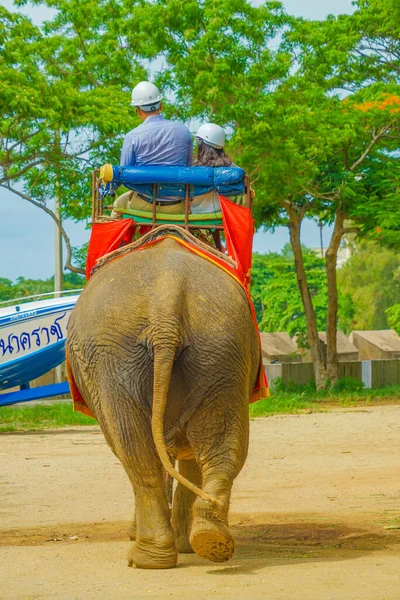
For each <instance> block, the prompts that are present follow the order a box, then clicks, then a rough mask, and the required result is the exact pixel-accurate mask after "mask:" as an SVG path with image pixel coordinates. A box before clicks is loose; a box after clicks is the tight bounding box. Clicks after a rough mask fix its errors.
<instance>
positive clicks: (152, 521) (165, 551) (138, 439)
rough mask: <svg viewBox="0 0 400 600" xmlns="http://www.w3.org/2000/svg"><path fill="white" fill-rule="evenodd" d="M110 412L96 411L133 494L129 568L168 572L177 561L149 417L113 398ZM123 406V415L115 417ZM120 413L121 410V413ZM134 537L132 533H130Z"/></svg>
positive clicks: (160, 468)
mask: <svg viewBox="0 0 400 600" xmlns="http://www.w3.org/2000/svg"><path fill="white" fill-rule="evenodd" d="M116 392H117V390H114V393H113V396H111V392H110V396H111V397H112V398H113V404H112V411H111V410H110V409H109V406H110V405H109V404H106V403H105V402H104V404H103V407H102V408H103V409H100V410H99V411H98V417H99V424H100V426H101V428H102V429H103V430H104V429H106V430H107V434H108V435H107V439H108V438H111V440H112V447H113V449H114V452H115V454H116V455H117V456H118V458H119V459H120V461H121V462H122V464H123V466H124V468H125V471H126V473H127V475H128V477H129V479H130V481H131V483H132V487H133V490H134V494H135V514H136V536H135V537H136V542H135V543H134V544H133V546H132V548H131V550H130V552H129V554H128V563H129V566H132V565H133V564H135V565H136V566H137V567H139V568H142V569H168V568H171V567H174V566H175V565H176V562H177V551H176V547H175V536H174V532H173V529H172V526H171V511H170V509H169V506H168V498H167V493H166V487H165V481H164V475H163V469H162V466H161V462H160V460H159V458H158V455H157V452H156V449H155V446H154V442H153V436H152V433H151V423H150V416H149V415H146V414H145V413H144V412H143V411H142V410H141V409H140V408H139V407H138V406H137V405H136V404H135V403H134V402H132V403H129V406H126V404H127V401H126V399H125V398H124V397H122V398H120V399H119V398H117V397H116ZM120 407H123V414H119V411H120V410H121V409H120ZM121 412H122V411H121ZM130 533H131V535H132V534H134V532H133V531H131V532H130Z"/></svg>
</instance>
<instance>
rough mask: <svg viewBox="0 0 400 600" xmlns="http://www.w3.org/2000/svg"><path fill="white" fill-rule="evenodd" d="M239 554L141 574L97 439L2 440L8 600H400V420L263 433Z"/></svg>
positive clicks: (294, 425)
mask: <svg viewBox="0 0 400 600" xmlns="http://www.w3.org/2000/svg"><path fill="white" fill-rule="evenodd" d="M251 429H252V432H251V433H252V435H251V447H250V454H249V458H248V461H247V463H246V466H245V468H244V469H243V471H242V473H241V474H240V476H239V478H238V479H237V481H236V482H235V487H234V494H233V499H232V507H231V523H232V530H233V534H234V537H235V541H236V553H235V556H234V558H233V559H232V561H230V562H229V563H225V564H223V565H216V564H213V563H211V562H206V561H204V560H202V559H200V558H198V557H197V556H196V555H185V556H181V557H180V560H179V566H178V568H176V569H172V570H169V571H143V570H139V569H130V568H128V567H127V561H126V554H127V550H128V547H129V544H130V542H129V541H128V538H127V534H126V531H127V527H128V521H129V519H130V516H131V514H132V509H133V501H132V493H131V489H130V485H129V482H128V479H127V477H126V476H125V473H124V471H123V468H122V467H121V466H120V465H119V463H118V462H117V460H116V459H115V457H114V456H113V454H112V453H111V451H110V450H109V449H108V447H107V446H106V444H105V442H104V439H103V436H102V434H101V432H100V431H99V430H98V429H97V428H95V427H93V428H85V429H78V430H62V431H54V432H45V433H43V432H40V433H37V434H2V435H1V436H0V598H1V599H2V600H3V599H7V600H8V599H13V600H14V599H15V600H17V599H24V600H25V599H31V600H33V599H35V600H36V599H43V598H45V599H52V600H53V599H63V600H75V599H79V600H81V599H82V600H83V599H84V600H91V599H107V600H114V599H118V600H125V599H128V598H129V599H135V600H136V599H142V598H161V599H164V598H177V599H178V598H179V599H180V600H189V599H190V600H194V599H196V600H202V599H206V598H207V599H208V598H216V599H222V598H224V599H239V600H243V599H247V598H249V599H250V598H252V599H253V598H254V599H258V598H266V599H268V600H283V599H284V600H286V599H291V600H303V599H304V600H400V407H398V406H386V407H375V408H368V409H363V410H346V411H335V412H329V413H319V414H307V415H293V416H276V417H270V418H267V419H257V420H255V421H253V422H252V426H251Z"/></svg>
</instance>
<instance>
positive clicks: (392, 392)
mask: <svg viewBox="0 0 400 600" xmlns="http://www.w3.org/2000/svg"><path fill="white" fill-rule="evenodd" d="M296 387H297V389H296V390H293V391H286V390H279V391H276V392H274V391H273V392H272V395H271V396H270V397H269V398H267V399H265V400H261V401H260V402H255V403H254V404H251V405H250V417H262V416H268V415H273V414H279V413H283V414H296V413H301V412H310V411H311V412H320V411H324V410H328V409H329V408H332V407H342V408H344V407H354V406H372V405H373V404H377V403H381V404H383V403H389V402H390V403H393V402H398V403H400V386H398V385H396V386H388V387H385V388H380V389H375V390H365V389H361V390H355V391H354V390H352V391H346V390H343V391H341V392H332V391H330V390H323V391H320V392H316V391H314V390H312V389H310V387H309V386H303V387H302V386H296Z"/></svg>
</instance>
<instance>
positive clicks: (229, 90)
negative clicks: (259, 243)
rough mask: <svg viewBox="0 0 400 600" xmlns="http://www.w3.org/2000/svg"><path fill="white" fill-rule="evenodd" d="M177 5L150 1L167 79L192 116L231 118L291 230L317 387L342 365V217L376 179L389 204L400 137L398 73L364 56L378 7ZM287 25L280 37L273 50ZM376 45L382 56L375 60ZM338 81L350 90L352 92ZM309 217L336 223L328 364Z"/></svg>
mask: <svg viewBox="0 0 400 600" xmlns="http://www.w3.org/2000/svg"><path fill="white" fill-rule="evenodd" d="M176 7H177V3H176V1H175V0H156V2H154V5H153V7H152V9H151V10H152V11H153V14H154V15H156V18H155V20H156V21H157V27H158V40H159V44H160V46H159V49H160V51H163V53H164V56H165V59H166V62H167V67H166V70H165V77H166V78H168V81H169V82H170V85H171V86H172V88H173V89H174V91H175V93H176V96H177V98H178V100H179V105H178V108H179V109H180V110H182V111H185V114H187V116H188V117H192V116H193V117H200V118H212V119H213V120H215V121H217V122H218V123H220V124H221V125H225V126H226V127H230V128H231V131H232V136H231V139H230V144H229V150H230V151H231V153H232V154H233V156H234V159H235V161H236V162H238V163H239V164H241V165H243V166H244V167H246V169H247V171H248V173H249V174H250V176H251V177H252V178H253V181H255V183H256V189H257V198H256V203H255V214H256V217H257V220H258V223H259V224H262V225H264V226H266V227H275V226H276V225H285V226H287V227H288V228H289V232H290V241H291V245H292V249H293V254H294V260H295V272H296V278H297V284H298V287H299V290H300V294H301V298H302V303H303V306H304V313H305V316H306V323H307V336H308V343H309V345H310V348H311V353H312V356H313V361H314V366H315V371H316V381H317V386H318V387H321V386H323V385H325V381H326V379H327V378H328V379H330V380H331V381H332V382H333V381H335V379H336V378H337V373H338V362H337V352H336V329H337V320H338V307H339V301H338V293H337V282H336V260H337V252H338V248H339V246H340V242H341V239H342V236H343V235H344V234H345V233H346V232H349V231H353V230H354V228H353V227H351V228H349V227H346V225H345V220H346V219H357V222H359V221H360V222H362V218H363V217H362V215H361V214H360V211H359V210H358V209H359V207H360V205H363V204H364V203H365V202H366V200H367V199H368V197H369V195H370V193H371V187H373V188H374V189H375V188H376V187H379V189H380V190H381V191H382V194H381V197H380V201H381V202H382V203H384V202H385V199H386V198H387V193H386V192H385V191H384V189H385V186H384V185H383V183H384V182H383V181H382V179H383V172H384V169H383V167H382V165H383V164H384V163H386V164H387V158H388V156H390V154H391V153H392V152H393V151H394V149H395V148H396V147H397V144H398V139H399V119H400V116H399V113H398V112H397V105H398V103H399V102H400V92H399V86H398V82H397V81H396V79H395V80H393V78H389V77H386V78H384V79H382V78H381V76H380V73H378V71H377V65H378V60H377V50H376V48H375V50H374V49H371V50H370V51H368V52H367V53H364V52H362V54H361V56H359V55H358V50H360V48H362V47H363V45H364V43H365V39H366V37H367V36H371V35H373V36H375V40H377V37H376V34H375V33H374V32H373V31H372V30H371V28H370V24H371V23H372V20H373V18H374V16H375V13H373V14H372V17H371V15H370V12H371V10H370V6H369V4H368V3H365V2H360V4H359V10H357V11H356V13H355V14H354V15H351V16H343V17H340V18H338V19H333V18H329V19H327V20H326V21H325V22H322V23H320V22H305V21H302V20H295V19H293V18H289V17H287V15H285V13H284V12H283V10H282V6H281V5H280V4H279V3H277V2H265V4H264V5H262V6H260V7H258V8H255V7H252V6H250V4H249V3H248V2H246V1H245V0H235V2H234V3H233V4H232V3H231V2H229V3H228V2H226V1H224V0H219V1H212V2H211V1H207V0H205V1H204V2H202V3H201V4H200V3H197V2H188V3H185V5H184V6H183V7H182V8H181V11H180V13H179V18H178V17H177V11H176ZM384 17H385V20H384V23H383V24H382V27H381V29H380V31H379V36H382V35H387V36H388V37H390V38H391V29H390V27H391V25H390V22H389V20H388V19H389V16H388V13H385V14H384ZM368 19H369V20H368ZM367 25H368V27H367ZM279 33H281V35H283V42H282V44H280V45H278V44H276V43H275V49H273V48H272V44H271V41H272V39H274V38H276V36H277V35H278V34H279ZM335 49H336V50H335ZM368 55H373V56H374V60H373V61H371V68H370V69H369V68H368V65H369V63H368V60H367V58H368ZM357 57H358V58H357ZM393 60H394V62H396V61H397V59H393ZM397 64H398V62H397ZM338 73H340V78H339V79H340V81H339V79H338V77H339V75H338ZM378 75H379V76H378ZM338 88H345V89H346V93H347V94H350V95H349V96H348V98H346V101H343V93H342V92H341V91H340V90H339V89H338ZM395 176H396V174H395V173H394V170H393V169H392V170H390V172H388V173H386V175H385V177H388V178H389V179H390V181H391V185H390V186H386V190H388V189H391V188H392V187H393V184H394V182H395V181H396V179H395ZM390 193H391V192H390ZM306 217H314V218H318V219H319V220H322V221H323V222H324V223H329V224H332V225H333V235H332V238H331V240H330V243H329V246H328V249H327V252H326V257H325V260H326V273H327V285H328V300H329V301H328V306H327V325H326V330H327V341H328V352H327V363H326V358H325V355H324V352H323V349H322V345H321V343H320V341H319V338H318V322H317V315H316V310H315V305H314V301H313V297H312V294H311V291H310V284H309V281H308V273H307V269H306V266H305V259H304V255H303V252H302V248H301V241H300V234H301V225H302V221H303V219H304V218H306ZM357 231H358V228H357Z"/></svg>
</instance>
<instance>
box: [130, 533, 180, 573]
mask: <svg viewBox="0 0 400 600" xmlns="http://www.w3.org/2000/svg"><path fill="white" fill-rule="evenodd" d="M177 559H178V553H177V551H176V548H175V543H172V544H171V542H169V543H168V544H163V545H161V544H160V542H158V543H155V542H154V541H151V542H150V541H149V540H144V539H142V538H140V539H138V540H136V542H135V544H133V546H132V548H131V549H130V550H129V553H128V566H129V567H132V566H133V565H136V566H137V567H138V568H139V569H172V567H176V563H177Z"/></svg>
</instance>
